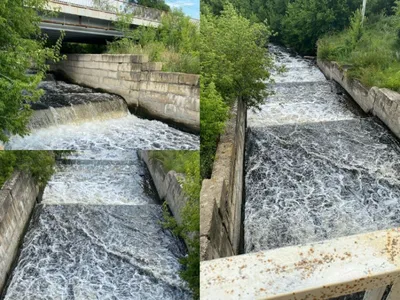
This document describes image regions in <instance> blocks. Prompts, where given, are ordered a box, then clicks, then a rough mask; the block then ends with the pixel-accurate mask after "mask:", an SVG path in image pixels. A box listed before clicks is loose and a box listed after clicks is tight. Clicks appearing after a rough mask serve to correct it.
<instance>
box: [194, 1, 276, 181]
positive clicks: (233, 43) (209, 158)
mask: <svg viewBox="0 0 400 300" xmlns="http://www.w3.org/2000/svg"><path fill="white" fill-rule="evenodd" d="M270 34H271V32H270V30H269V28H268V27H267V26H266V25H265V24H263V23H252V22H251V21H250V20H248V19H246V18H245V17H243V16H241V15H239V14H238V12H237V11H236V10H235V9H234V8H233V6H232V5H231V4H226V5H225V7H224V9H223V10H222V11H221V12H220V13H219V15H213V14H211V12H210V11H209V10H208V9H207V8H204V9H203V14H202V15H201V24H200V36H201V44H200V60H201V93H200V101H201V106H200V109H201V113H200V122H201V146H200V150H201V175H202V177H203V178H205V177H209V176H210V175H211V172H212V164H213V161H214V156H215V152H216V149H217V143H218V139H219V135H220V134H221V133H222V131H223V129H224V124H225V121H226V120H227V119H228V116H229V107H230V106H231V105H232V104H233V102H234V101H235V100H236V99H239V100H240V101H245V102H246V104H247V106H248V107H258V106H259V105H260V104H261V103H263V101H264V100H265V98H266V96H267V95H268V90H269V89H268V84H269V82H270V81H269V76H270V73H269V70H271V69H272V68H273V67H274V66H273V63H272V59H271V57H270V56H269V54H268V53H267V50H266V48H265V46H266V44H267V41H268V38H269V36H270Z"/></svg>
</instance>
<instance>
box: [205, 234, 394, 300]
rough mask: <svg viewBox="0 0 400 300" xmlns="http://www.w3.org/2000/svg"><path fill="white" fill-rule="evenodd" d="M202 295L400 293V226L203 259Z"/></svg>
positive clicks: (368, 296) (375, 299) (367, 298)
mask: <svg viewBox="0 0 400 300" xmlns="http://www.w3.org/2000/svg"><path fill="white" fill-rule="evenodd" d="M200 272H201V273H200V274H201V280H200V293H201V299H213V300H218V299H274V300H289V299H292V300H294V299H296V300H301V299H304V300H305V299H318V300H319V299H330V298H333V297H339V296H343V295H350V294H353V293H357V292H361V291H366V293H365V295H364V300H381V299H382V297H383V295H384V292H385V290H386V289H387V287H388V286H390V293H389V295H388V296H387V297H386V300H399V299H400V228H396V229H388V230H382V231H376V232H371V233H365V234H360V235H354V236H348V237H342V238H338V239H333V240H326V241H322V242H319V243H313V244H308V245H302V246H292V247H285V248H279V249H274V250H269V251H263V252H258V253H251V254H245V255H238V256H231V257H226V258H221V259H215V260H210V261H204V262H201V266H200Z"/></svg>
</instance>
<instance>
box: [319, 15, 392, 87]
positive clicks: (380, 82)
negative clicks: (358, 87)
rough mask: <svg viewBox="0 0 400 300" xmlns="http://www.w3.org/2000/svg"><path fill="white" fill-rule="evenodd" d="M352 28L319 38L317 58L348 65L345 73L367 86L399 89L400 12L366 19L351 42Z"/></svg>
mask: <svg viewBox="0 0 400 300" xmlns="http://www.w3.org/2000/svg"><path fill="white" fill-rule="evenodd" d="M352 34H353V32H352V29H351V28H349V29H347V30H345V31H343V32H339V33H336V34H330V35H327V36H325V37H323V38H322V39H320V40H319V41H318V58H320V59H323V60H330V61H336V62H338V63H339V65H342V66H343V65H350V66H351V68H350V69H349V72H348V75H349V76H350V77H351V78H355V79H358V80H360V81H361V83H363V84H364V85H366V86H368V87H372V86H377V87H381V88H389V89H392V90H394V91H397V92H400V16H390V17H386V16H380V17H378V18H375V20H374V21H371V22H367V23H366V24H365V26H364V28H363V29H362V33H361V37H360V38H359V39H358V40H357V41H354V42H352V41H351V37H352Z"/></svg>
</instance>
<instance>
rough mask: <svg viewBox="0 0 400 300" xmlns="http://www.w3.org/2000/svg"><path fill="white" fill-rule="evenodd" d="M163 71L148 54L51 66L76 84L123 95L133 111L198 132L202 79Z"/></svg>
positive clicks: (72, 59) (82, 57) (80, 57)
mask: <svg viewBox="0 0 400 300" xmlns="http://www.w3.org/2000/svg"><path fill="white" fill-rule="evenodd" d="M161 69H162V63H160V62H149V61H148V57H147V56H146V55H129V54H127V55H124V54H121V55H119V54H117V55H113V54H71V55H68V59H67V60H65V61H61V62H59V63H57V64H55V65H52V70H54V71H56V72H61V73H63V74H64V75H66V77H68V78H69V79H70V80H71V81H73V82H74V83H77V84H81V85H85V86H89V87H92V88H98V89H102V90H105V91H107V92H110V93H114V94H117V95H120V96H121V97H123V98H124V99H125V101H126V102H127V104H128V107H129V108H130V109H131V110H134V111H139V113H144V114H145V115H147V116H149V117H151V118H154V119H158V120H162V121H165V122H170V123H173V124H176V125H177V126H180V127H182V128H184V129H187V130H189V131H192V132H195V133H199V132H200V91H199V76H198V75H195V74H185V73H169V72H162V71H161Z"/></svg>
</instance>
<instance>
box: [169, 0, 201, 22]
mask: <svg viewBox="0 0 400 300" xmlns="http://www.w3.org/2000/svg"><path fill="white" fill-rule="evenodd" d="M165 3H167V4H168V5H169V6H170V7H171V8H181V9H182V10H183V12H184V13H185V14H187V15H188V16H189V17H191V18H194V19H200V0H166V1H165Z"/></svg>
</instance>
